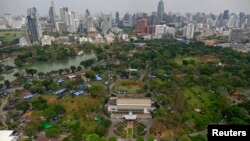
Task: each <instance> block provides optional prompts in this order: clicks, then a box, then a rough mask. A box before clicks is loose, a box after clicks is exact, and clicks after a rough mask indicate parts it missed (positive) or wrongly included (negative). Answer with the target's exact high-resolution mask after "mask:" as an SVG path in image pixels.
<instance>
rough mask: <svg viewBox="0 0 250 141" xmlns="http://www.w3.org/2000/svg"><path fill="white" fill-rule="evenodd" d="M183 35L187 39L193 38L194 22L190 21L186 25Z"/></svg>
mask: <svg viewBox="0 0 250 141" xmlns="http://www.w3.org/2000/svg"><path fill="white" fill-rule="evenodd" d="M183 36H184V37H185V38H186V39H192V38H193V37H194V24H192V23H190V24H188V25H187V26H185V28H184V32H183Z"/></svg>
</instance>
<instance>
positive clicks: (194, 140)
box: [190, 135, 207, 141]
mask: <svg viewBox="0 0 250 141" xmlns="http://www.w3.org/2000/svg"><path fill="white" fill-rule="evenodd" d="M190 139H191V141H207V138H206V137H205V136H203V135H197V136H194V137H190Z"/></svg>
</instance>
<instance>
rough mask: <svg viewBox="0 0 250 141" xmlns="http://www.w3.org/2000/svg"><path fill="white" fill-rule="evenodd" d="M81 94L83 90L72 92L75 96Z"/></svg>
mask: <svg viewBox="0 0 250 141" xmlns="http://www.w3.org/2000/svg"><path fill="white" fill-rule="evenodd" d="M81 94H84V90H80V91H76V92H74V95H76V96H78V95H81Z"/></svg>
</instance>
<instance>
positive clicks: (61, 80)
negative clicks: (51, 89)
mask: <svg viewBox="0 0 250 141" xmlns="http://www.w3.org/2000/svg"><path fill="white" fill-rule="evenodd" d="M62 82H64V80H63V79H59V80H57V81H56V83H62Z"/></svg>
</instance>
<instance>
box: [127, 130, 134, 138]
mask: <svg viewBox="0 0 250 141" xmlns="http://www.w3.org/2000/svg"><path fill="white" fill-rule="evenodd" d="M128 138H133V128H128Z"/></svg>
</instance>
